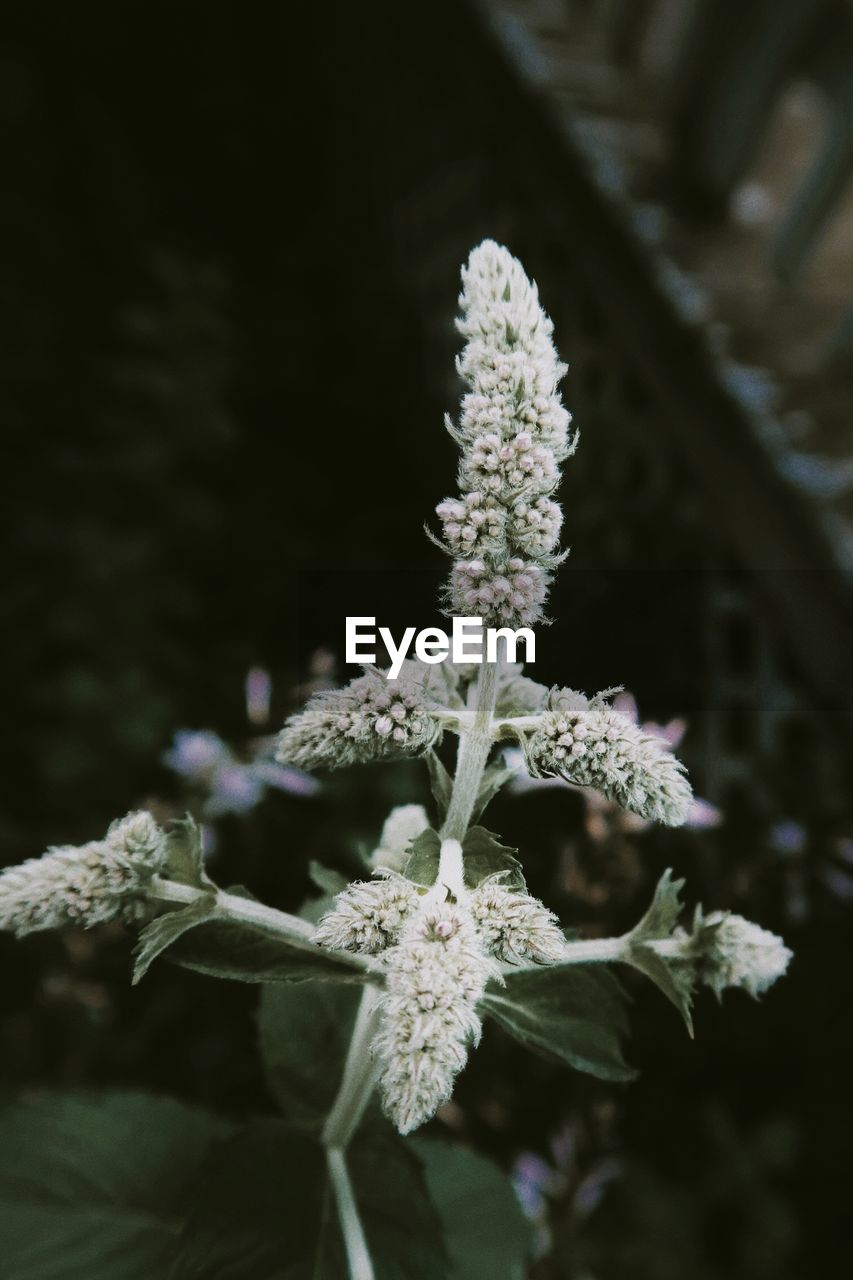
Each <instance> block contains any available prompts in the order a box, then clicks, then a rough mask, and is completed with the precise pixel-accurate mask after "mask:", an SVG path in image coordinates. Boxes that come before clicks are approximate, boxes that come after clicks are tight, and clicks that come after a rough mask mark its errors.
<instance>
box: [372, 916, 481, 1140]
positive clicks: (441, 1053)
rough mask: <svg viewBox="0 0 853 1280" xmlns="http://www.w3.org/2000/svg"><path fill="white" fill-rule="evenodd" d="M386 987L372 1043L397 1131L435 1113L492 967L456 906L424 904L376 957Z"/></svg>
mask: <svg viewBox="0 0 853 1280" xmlns="http://www.w3.org/2000/svg"><path fill="white" fill-rule="evenodd" d="M383 967H384V970H385V974H386V984H387V986H386V992H385V995H384V997H383V1000H382V1017H381V1023H380V1027H379V1031H378V1033H377V1036H376V1039H375V1041H374V1046H373V1049H374V1053H375V1055H376V1058H377V1061H378V1064H379V1086H380V1089H381V1091H382V1096H383V1105H384V1107H385V1111H386V1113H387V1114H388V1116H389V1117H390V1119H391V1120H393V1122H394V1124H395V1125H396V1126H397V1128H398V1129H399V1131H400V1133H411V1131H412V1130H413V1129H417V1128H418V1126H419V1125H422V1124H423V1123H424V1122H425V1121H426V1120H429V1118H430V1117H431V1116H432V1115H434V1114H435V1111H436V1109H437V1108H438V1107H439V1106H441V1104H442V1103H443V1102H446V1101H447V1100H448V1099H449V1098H450V1095H451V1093H452V1091H453V1082H454V1080H455V1078H456V1076H457V1074H458V1073H459V1072H460V1071H461V1070H462V1068H463V1067H464V1065H465V1062H466V1060H467V1057H468V1046H469V1045H470V1044H471V1043H476V1042H477V1041H478V1040H479V1038H480V1031H481V1023H480V1019H479V1017H478V1015H477V1003H478V1001H479V1000H480V998H481V996H482V995H483V992H484V991H485V988H486V983H487V982H488V980H489V979H490V978H492V977H497V976H498V972H497V970H496V967H495V965H494V963H493V962H492V961H490V960H489V959H488V958H487V957H486V956H485V955H484V954H483V951H482V948H481V945H480V940H479V938H478V936H477V932H476V929H475V927H474V923H473V921H472V920H471V917H470V915H469V914H468V913H467V912H466V911H465V910H464V908H462V907H461V906H460V905H458V904H457V905H455V906H451V905H449V904H447V903H443V904H432V905H430V906H428V907H426V908H424V909H422V910H421V911H420V912H419V913H418V914H417V915H416V916H414V917H413V918H412V919H411V920H410V921H409V922H408V924H407V925H406V928H405V930H404V933H403V936H402V938H401V940H400V942H399V944H398V945H397V946H396V947H392V948H391V949H390V950H389V951H388V952H387V953H386V954H385V956H384V959H383Z"/></svg>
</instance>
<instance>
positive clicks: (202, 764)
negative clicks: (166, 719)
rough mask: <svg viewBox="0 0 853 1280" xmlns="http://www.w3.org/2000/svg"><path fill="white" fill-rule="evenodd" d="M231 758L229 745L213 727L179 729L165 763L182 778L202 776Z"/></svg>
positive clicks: (164, 757) (164, 760)
mask: <svg viewBox="0 0 853 1280" xmlns="http://www.w3.org/2000/svg"><path fill="white" fill-rule="evenodd" d="M230 759H231V752H230V751H229V750H228V747H227V746H226V745H225V743H224V742H223V741H222V739H221V738H220V737H219V735H218V734H216V733H214V732H213V731H212V730H211V729H178V731H177V733H176V734H175V738H174V741H173V743H172V745H171V747H170V748H169V750H168V751H167V752H165V754H164V756H163V763H164V764H166V765H168V767H169V768H170V769H171V770H172V771H173V772H174V773H179V774H180V775H181V777H182V778H200V777H204V776H205V775H206V774H209V773H212V772H214V771H215V770H217V769H219V768H221V767H222V765H224V764H226V763H227V762H228V761H229V760H230Z"/></svg>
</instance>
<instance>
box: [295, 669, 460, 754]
mask: <svg viewBox="0 0 853 1280" xmlns="http://www.w3.org/2000/svg"><path fill="white" fill-rule="evenodd" d="M438 733H439V728H438V725H437V723H436V722H435V720H434V719H433V718H432V716H431V713H430V703H429V702H428V700H427V696H426V694H425V692H424V688H423V685H422V684H420V683H418V681H417V680H415V679H412V678H410V677H406V678H403V677H401V678H400V679H399V680H386V679H385V677H384V676H383V675H381V674H380V673H379V672H377V671H368V672H367V673H366V674H365V675H363V676H357V677H356V679H355V680H352V681H351V682H350V683H349V684H348V685H346V686H345V688H343V689H331V690H328V691H327V692H324V693H318V694H316V695H315V696H314V697H313V698H312V699H311V701H310V702H309V703H308V706H307V707H306V708H305V710H304V711H302V712H301V713H300V714H299V715H295V716H291V718H290V719H289V720H288V721H287V723H286V725H285V726H284V729H283V730H282V732H281V736H280V738H279V743H278V750H277V752H276V759H277V760H279V761H280V762H281V763H282V764H295V765H298V766H299V767H300V768H303V769H317V768H321V767H324V768H327V769H339V768H341V767H342V766H344V765H350V764H358V763H366V762H368V761H371V760H384V759H389V758H391V757H394V756H403V755H417V754H419V753H421V752H423V751H426V750H427V748H428V747H430V746H431V745H432V744H433V742H434V741H435V740H436V738H437V736H438Z"/></svg>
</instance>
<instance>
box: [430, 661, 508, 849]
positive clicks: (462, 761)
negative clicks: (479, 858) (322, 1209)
mask: <svg viewBox="0 0 853 1280" xmlns="http://www.w3.org/2000/svg"><path fill="white" fill-rule="evenodd" d="M498 670H499V663H497V662H484V663H483V665H482V666H481V667H480V673H479V676H478V677H477V692H476V702H475V705H474V718H473V721H472V722H471V724H470V726H469V727H466V728H463V726H461V725H460V734H461V736H460V739H459V754H458V756H457V757H456V776H455V777H454V779H453V792H452V794H451V797H450V804H449V805H448V809H447V817H446V818H445V820H444V826H443V827H442V828H441V838H442V840H448V839H450V840H460V841H461V840H463V839H464V837H465V832H466V831H467V830H468V824H469V823H470V821H471V814H472V813H473V812H474V806H475V805H476V803H477V796H478V795H479V793H480V783H481V782H482V780H483V770H484V769H485V767H486V762H487V760H488V758H489V752H490V751H491V749H492V743H493V741H494V733H493V730H494V726H493V723H492V714H493V712H494V709H495V702H496V700H497V696H498Z"/></svg>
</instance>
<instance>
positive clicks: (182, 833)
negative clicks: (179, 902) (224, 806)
mask: <svg viewBox="0 0 853 1280" xmlns="http://www.w3.org/2000/svg"><path fill="white" fill-rule="evenodd" d="M164 874H165V876H166V877H167V879H169V880H177V882H178V883H179V884H189V885H192V886H193V887H194V888H196V889H214V888H215V887H216V886H215V885H214V883H213V881H212V880H211V878H210V876H209V875H208V874H207V872H206V871H205V869H204V847H203V844H202V832H201V827H200V826H199V825H198V823H197V822H196V820H195V818H193V817H192V816H191V815H190V814H186V815H185V817H183V818H176V819H175V820H174V821H173V822H172V823H171V825H170V827H169V830H168V831H167V832H166V869H165V872H164Z"/></svg>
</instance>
